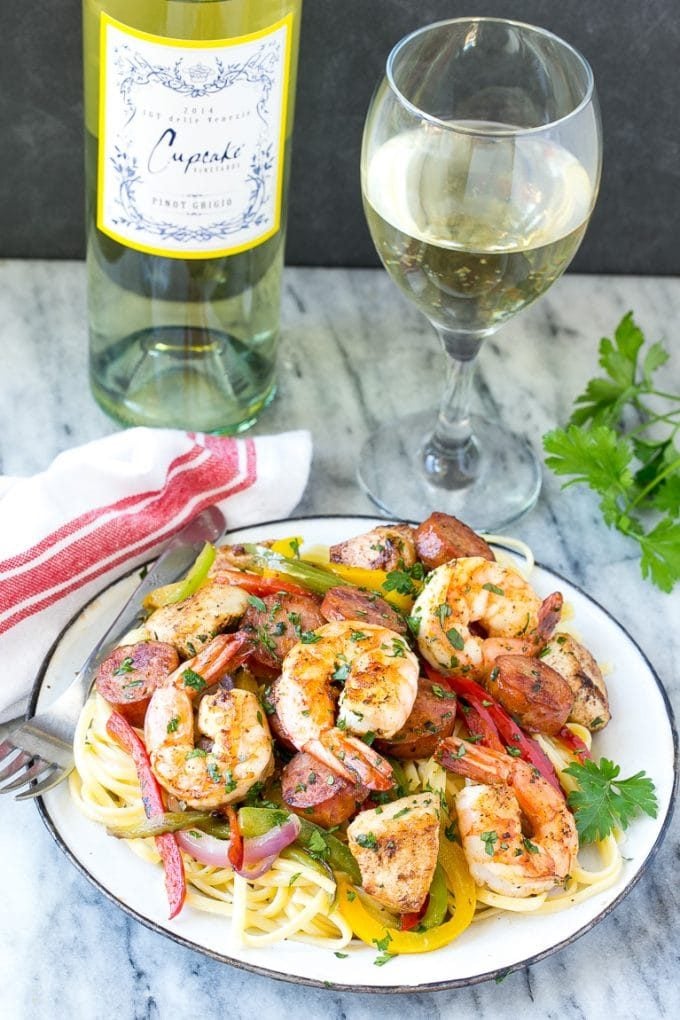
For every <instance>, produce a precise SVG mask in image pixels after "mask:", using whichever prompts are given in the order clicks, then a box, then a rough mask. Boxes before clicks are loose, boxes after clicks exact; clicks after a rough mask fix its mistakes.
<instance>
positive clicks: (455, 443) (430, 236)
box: [359, 19, 601, 530]
mask: <svg viewBox="0 0 680 1020" xmlns="http://www.w3.org/2000/svg"><path fill="white" fill-rule="evenodd" d="M600 160H601V156H600V128H599V117H598V114H597V107H596V104H595V97H594V89H593V81H592V74H591V72H590V69H589V68H588V65H587V64H586V63H585V61H584V60H583V58H582V57H580V56H579V55H578V54H577V53H576V52H575V51H574V50H573V49H572V48H571V47H569V46H567V44H566V43H562V42H561V41H560V40H558V39H556V37H554V36H552V35H550V34H549V33H546V32H543V31H542V30H540V29H535V28H533V27H531V26H527V25H520V24H516V23H513V22H507V21H498V20H495V19H457V20H455V21H450V22H443V23H441V24H438V25H432V26H428V27H426V28H424V29H421V30H419V31H418V32H416V33H414V34H413V35H411V36H409V37H407V38H406V39H405V40H403V41H402V42H401V43H399V44H398V45H397V46H396V47H395V49H394V50H393V52H392V54H391V55H390V57H389V59H388V63H387V72H386V76H385V78H384V80H383V82H382V83H381V84H380V86H379V87H378V90H377V92H376V95H375V96H374V99H373V102H372V104H371V109H370V111H369V114H368V118H367V122H366V129H365V133H364V144H363V152H362V187H363V197H364V208H365V211H366V217H367V221H368V225H369V228H370V231H371V235H372V237H373V241H374V243H375V245H376V249H377V251H378V254H379V255H380V258H381V260H382V262H383V264H384V266H385V268H386V269H387V270H388V272H389V274H390V276H391V277H392V279H393V280H394V282H395V283H396V284H397V285H398V286H399V288H400V289H401V290H402V292H403V293H404V294H405V295H406V296H407V297H408V298H409V299H410V300H411V301H412V302H414V304H415V305H416V306H417V307H418V308H419V309H420V310H421V311H422V312H423V313H424V314H425V315H426V316H427V317H428V319H429V320H430V321H431V322H432V324H433V325H434V327H435V328H436V330H437V332H438V334H439V336H440V338H441V340H442V343H443V346H444V349H445V351H446V352H447V354H448V356H449V373H448V375H449V378H448V384H447V387H446V392H445V394H444V398H443V400H442V403H441V406H440V411H439V416H438V419H437V420H436V421H435V416H434V414H433V413H425V414H424V415H412V416H410V417H409V418H408V419H404V420H402V421H397V422H390V423H387V424H386V425H384V426H383V427H382V428H381V429H380V430H379V431H378V432H377V433H376V434H375V435H373V436H372V437H370V438H369V440H368V442H367V444H366V445H365V447H364V449H363V451H362V454H361V460H360V465H359V478H360V481H361V482H362V484H363V485H364V487H365V489H366V490H367V491H368V493H369V495H370V496H371V497H372V498H373V500H374V501H375V502H376V503H377V504H378V505H379V506H381V507H382V508H383V509H384V510H386V511H388V512H390V513H391V514H393V515H395V516H398V517H412V518H422V516H424V514H425V513H426V512H427V511H428V510H430V509H439V510H446V511H448V512H450V513H454V514H455V515H456V516H459V517H461V518H463V519H464V520H465V521H466V522H467V523H469V524H472V525H473V526H475V527H478V528H485V529H487V530H489V529H494V528H497V527H500V526H502V525H504V524H507V523H508V522H509V521H511V520H513V519H515V518H517V517H519V516H520V515H521V514H522V513H524V512H526V511H527V510H528V509H530V507H531V506H533V504H534V502H535V500H536V498H537V496H538V492H539V488H540V469H539V465H538V461H537V459H536V457H535V455H534V454H533V451H532V450H531V449H530V447H529V446H528V445H527V444H526V443H525V442H524V441H523V440H522V439H521V438H519V437H518V436H515V435H513V434H512V433H509V432H508V431H507V430H506V429H504V428H503V427H502V426H501V425H499V424H496V425H494V424H493V423H490V422H486V421H484V420H483V419H481V418H479V417H478V416H474V415H471V414H470V413H469V398H470V388H471V381H472V374H473V370H474V359H475V357H476V355H477V353H478V351H479V348H480V346H481V343H482V340H483V339H484V338H485V337H486V336H489V335H491V334H492V333H494V332H495V331H496V330H497V329H498V328H499V327H500V326H501V325H502V324H503V323H504V322H505V320H506V319H508V318H509V317H510V316H512V315H515V314H516V313H517V312H519V311H520V310H521V309H523V308H525V307H526V306H527V305H529V304H530V303H531V302H532V301H535V300H536V298H538V297H540V295H541V294H542V293H544V291H545V290H546V289H547V288H548V287H549V286H551V284H552V283H553V282H554V281H555V280H556V279H557V278H558V277H559V276H560V275H561V273H562V272H563V271H564V269H565V268H566V267H567V266H568V264H569V262H570V261H571V259H572V258H573V256H574V253H575V252H576V250H577V248H578V246H579V244H580V242H581V240H582V238H583V235H584V233H585V230H586V227H587V224H588V220H589V217H590V214H591V212H592V209H593V205H594V202H595V198H596V195H597V189H598V183H599V176H600Z"/></svg>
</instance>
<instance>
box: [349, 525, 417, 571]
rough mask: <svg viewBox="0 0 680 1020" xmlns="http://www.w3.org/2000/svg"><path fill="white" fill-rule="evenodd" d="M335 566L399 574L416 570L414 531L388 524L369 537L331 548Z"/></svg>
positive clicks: (407, 526) (366, 535)
mask: <svg viewBox="0 0 680 1020" xmlns="http://www.w3.org/2000/svg"><path fill="white" fill-rule="evenodd" d="M330 558H331V562H332V563H345V564H346V565H347V566H350V567H365V568H366V569H367V570H386V571H390V570H397V569H398V568H400V567H402V568H403V567H412V566H413V564H414V563H415V562H416V547H415V542H414V532H413V528H411V527H410V525H408V524H385V525H380V526H379V527H377V528H373V530H372V531H367V532H366V534H365V535H357V536H356V537H355V538H350V539H348V540H347V541H346V542H338V543H337V545H332V546H331V547H330Z"/></svg>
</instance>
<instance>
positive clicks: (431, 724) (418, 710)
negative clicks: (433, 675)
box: [373, 677, 456, 759]
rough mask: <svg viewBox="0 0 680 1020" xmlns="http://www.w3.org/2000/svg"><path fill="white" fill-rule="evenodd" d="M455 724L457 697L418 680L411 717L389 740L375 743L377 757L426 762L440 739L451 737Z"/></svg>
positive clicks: (436, 686)
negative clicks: (378, 755)
mask: <svg viewBox="0 0 680 1020" xmlns="http://www.w3.org/2000/svg"><path fill="white" fill-rule="evenodd" d="M455 721H456V696H455V694H454V693H453V692H452V691H448V690H446V689H445V688H443V687H442V686H441V684H438V683H436V682H434V681H432V680H429V679H427V677H420V679H419V680H418V693H417V695H416V700H415V702H414V704H413V708H412V709H411V714H410V716H409V717H408V719H407V720H406V722H405V723H404V725H403V726H402V728H401V729H400V730H399V732H398V733H395V734H394V736H393V737H391V738H390V739H389V740H376V741H375V743H374V745H373V746H374V747H375V749H376V751H379V752H380V754H387V755H389V756H391V757H392V758H402V759H411V758H429V757H430V755H432V754H434V749H435V747H436V746H437V744H438V742H439V741H440V740H441V739H442V738H443V737H450V736H451V734H452V733H453V725H454V723H455Z"/></svg>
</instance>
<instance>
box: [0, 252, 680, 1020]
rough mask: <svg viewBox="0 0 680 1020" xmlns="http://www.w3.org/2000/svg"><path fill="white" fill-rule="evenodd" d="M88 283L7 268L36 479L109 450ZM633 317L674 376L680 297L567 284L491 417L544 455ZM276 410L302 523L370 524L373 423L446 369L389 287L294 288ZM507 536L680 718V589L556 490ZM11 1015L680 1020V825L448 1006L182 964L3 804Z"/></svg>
mask: <svg viewBox="0 0 680 1020" xmlns="http://www.w3.org/2000/svg"><path fill="white" fill-rule="evenodd" d="M84 308H85V273H84V267H83V265H82V264H80V263H53V262H18V261H17V262H4V263H0V351H1V352H2V361H1V365H2V372H1V375H0V472H1V473H3V474H6V475H25V474H31V473H33V472H35V471H39V470H41V469H43V468H44V467H46V466H47V464H48V463H49V462H50V461H51V460H52V458H53V457H54V456H55V455H56V454H57V453H59V452H60V451H62V450H64V449H66V448H67V447H70V446H73V445H76V444H79V443H82V442H84V441H86V440H89V439H93V438H96V437H98V436H102V435H104V434H106V433H109V432H111V431H113V430H114V429H115V428H116V426H115V425H113V424H112V423H111V422H110V421H109V420H108V419H107V418H106V417H105V416H104V415H103V413H102V412H101V411H100V410H99V409H98V407H97V406H96V405H95V403H94V402H93V400H92V398H91V397H90V394H89V389H88V383H87V369H86V331H85V312H84ZM629 309H632V310H633V311H634V314H635V317H636V319H637V321H638V322H639V324H640V325H641V327H642V328H643V329H644V331H645V333H646V334H647V336H648V337H650V338H653V339H665V340H666V341H667V344H668V347H669V349H670V350H671V351H672V352H673V360H672V361H671V363H670V364H669V365H668V366H666V368H665V369H664V370H663V372H664V373H665V376H666V378H665V380H664V382H665V384H666V385H665V388H666V389H670V388H674V389H675V390H677V389H678V388H679V387H680V360H679V359H678V356H677V343H675V344H674V342H673V340H674V338H673V331H674V330H677V323H678V322H679V321H680V279H673V278H664V279H655V278H630V277H597V276H591V277H584V276H571V275H568V276H566V277H565V278H563V279H562V280H561V281H559V282H558V283H557V284H556V285H555V286H554V287H553V289H552V290H551V291H550V292H549V294H548V295H547V296H546V297H544V298H543V299H542V300H541V301H540V302H539V303H538V304H537V305H535V306H534V307H533V308H530V309H529V310H527V311H526V312H525V313H524V314H523V315H521V316H519V317H518V318H517V319H515V320H514V321H513V322H511V323H510V324H509V325H508V326H506V328H505V329H504V331H503V332H502V334H501V335H500V336H499V337H498V338H493V339H491V340H490V341H488V342H487V345H486V348H485V349H484V350H483V352H482V355H481V359H480V365H479V371H478V377H477V392H476V400H477V402H478V404H480V405H481V406H482V407H483V408H485V409H486V410H487V411H490V412H497V413H498V414H499V415H500V416H501V417H502V419H503V420H504V421H505V422H506V423H507V424H508V425H509V426H511V427H514V428H515V429H517V430H518V431H524V432H525V433H526V434H527V435H528V436H529V438H530V439H531V440H532V441H533V442H534V444H535V445H536V446H537V447H538V446H540V436H541V435H542V433H543V432H545V431H546V430H547V429H548V428H550V427H552V426H553V425H555V424H556V423H558V422H559V423H562V422H564V420H565V419H566V417H567V416H568V414H569V410H570V407H571V402H572V400H573V398H574V396H575V395H576V394H577V393H579V392H580V391H581V390H582V388H583V386H584V384H585V382H586V380H587V379H588V378H589V377H590V376H592V375H593V374H595V372H596V369H597V343H598V340H599V338H600V337H601V336H603V335H608V334H610V333H611V332H612V331H613V329H614V327H615V326H616V324H617V323H618V321H619V319H620V318H621V317H622V315H623V314H624V313H625V312H626V311H628V310H629ZM283 323H284V331H285V335H284V339H283V343H282V348H281V357H280V372H279V379H280V383H279V392H278V395H277V397H276V400H275V401H274V403H273V404H272V405H271V406H270V408H268V409H267V411H266V412H265V413H264V414H263V416H262V418H261V420H260V422H259V423H258V425H257V426H256V429H255V431H256V432H258V433H267V432H276V431H280V430H283V429H288V428H294V427H307V428H310V429H311V431H312V434H313V438H314V460H313V465H312V473H311V477H310V482H309V485H308V488H307V492H306V494H305V496H304V497H303V500H302V502H301V504H300V507H299V511H300V512H301V513H305V514H314V513H329V512H343V513H352V512H354V513H373V512H374V508H373V507H372V505H371V504H370V502H369V501H368V499H367V498H366V497H365V496H364V495H363V493H362V492H361V491H360V490H359V488H358V486H357V484H356V481H355V464H356V457H357V453H358V449H359V447H360V445H361V442H362V440H363V438H364V437H365V435H366V434H367V432H368V431H369V430H370V429H371V427H372V426H373V425H375V424H376V423H377V421H378V420H379V419H380V418H387V417H390V416H392V415H394V414H395V413H397V412H398V411H404V412H408V411H411V410H414V411H415V410H418V409H420V408H422V407H425V406H428V405H430V404H432V405H433V406H434V403H435V402H436V395H437V394H438V392H439V386H440V380H441V368H442V357H443V356H442V355H441V354H440V352H439V349H438V344H437V341H436V338H435V336H434V334H433V333H432V331H431V330H430V328H429V326H428V325H427V323H426V322H425V321H424V320H423V319H422V318H421V317H420V316H419V314H418V313H417V312H416V311H415V310H413V309H412V308H411V307H410V306H408V305H407V304H406V302H405V301H404V300H403V299H402V298H401V297H400V296H399V295H398V294H397V292H396V290H395V288H394V287H393V285H392V284H391V283H390V281H389V280H388V278H387V276H386V275H385V274H384V273H382V272H380V271H378V270H341V269H333V270H330V269H289V270H287V271H286V276H285V283H284V305H283ZM510 530H511V531H512V533H514V534H516V535H517V536H518V537H520V538H523V539H525V540H526V541H528V542H529V543H530V544H531V546H532V547H533V549H534V551H535V553H536V556H537V558H538V559H539V560H540V561H541V562H542V563H544V564H546V565H547V566H549V567H551V568H553V569H554V570H556V571H558V572H560V573H563V574H564V575H566V576H567V577H569V578H570V579H572V580H573V581H575V582H576V583H577V584H579V585H580V586H582V587H583V588H585V589H586V590H587V591H588V592H589V593H590V594H591V595H592V596H593V597H594V598H595V599H596V600H597V601H599V602H600V603H601V604H602V605H603V606H604V607H605V608H606V609H608V610H609V611H610V612H611V613H613V614H614V615H615V616H616V617H617V618H618V619H619V620H620V621H621V622H622V624H623V625H624V627H626V628H627V629H628V631H629V632H630V633H631V635H632V636H633V637H634V638H635V640H636V641H637V642H638V643H639V644H640V645H641V647H642V649H643V650H644V651H645V652H646V654H647V655H648V657H649V658H650V659H651V661H652V662H653V663H654V666H655V668H656V670H657V672H658V674H659V676H660V677H661V679H662V681H663V683H664V685H665V687H666V690H667V691H668V694H669V696H670V698H671V700H672V701H673V702H674V703H675V706H676V712H677V711H678V703H679V702H680V682H679V680H678V673H677V663H678V661H680V629H679V628H678V622H679V621H680V591H676V593H674V594H673V595H672V596H668V595H663V594H662V593H660V592H658V591H657V590H656V589H654V588H653V587H651V586H650V585H649V584H648V583H645V582H643V581H642V580H641V578H640V573H639V566H638V562H637V559H636V549H635V548H634V547H633V546H632V545H631V544H630V543H629V542H627V541H626V540H625V539H624V538H623V537H621V536H619V535H618V533H614V532H611V531H609V530H608V529H607V528H606V527H605V526H604V525H603V524H602V521H601V519H600V516H599V512H598V510H597V505H596V501H595V498H594V497H593V496H592V495H591V494H590V493H589V492H587V491H586V490H582V489H579V488H574V489H570V490H568V491H567V492H562V491H561V490H560V485H559V483H558V482H557V480H556V479H555V478H554V477H552V476H551V475H549V474H547V473H546V474H545V478H544V485H543V490H542V493H541V496H540V499H539V502H538V504H537V506H536V507H535V509H534V510H533V511H532V513H531V514H530V515H529V516H527V517H525V518H524V519H523V520H521V521H520V522H518V523H517V524H516V525H515V526H514V527H513V528H512V529H510ZM0 845H1V846H2V862H3V866H2V869H1V871H0V904H1V908H0V988H1V989H2V992H1V996H2V997H1V999H0V1017H2V1018H5V1017H7V1018H8V1020H9V1018H12V1020H23V1018H28V1017H30V1018H39V1020H43V1018H45V1020H47V1018H50V1020H52V1018H54V1017H72V1016H87V1017H88V1018H99V1017H102V1018H103V1017H110V1016H117V1017H120V1018H122V1020H126V1018H128V1017H129V1018H132V1017H134V1018H142V1017H149V1018H156V1017H161V1018H166V1017H167V1018H173V1020H183V1018H185V1017H186V1018H189V1017H191V1018H194V1017H213V1016H215V1017H217V1016H229V1017H250V1016H252V1013H253V1009H254V1008H255V1009H256V1010H257V1014H258V1016H259V1017H261V1018H269V1017H272V1018H275V1017H280V1016H283V1015H285V1014H291V1013H297V1012H301V1011H304V1013H305V1015H306V1016H310V1017H324V1018H333V1017H337V1018H345V1017H347V1018H350V1020H361V1018H364V1017H369V1016H370V1017H372V1018H377V1017H392V1016H396V1015H400V1014H401V1013H402V1012H403V1013H404V1014H406V1013H408V1016H409V1017H410V1018H412V1020H418V1018H428V1020H429V1018H431V1017H436V1016H454V1015H455V1016H457V1017H460V1016H462V1017H468V1016H470V1017H472V1016H475V1017H479V1016H488V1017H497V1016H518V1015H521V1016H523V1017H527V1018H528V1017H550V1016H559V1017H561V1018H562V1020H576V1018H580V1017H588V1018H597V1017H604V1016H605V1015H606V1016H615V1017H617V1018H618V1017H650V1016H655V1017H671V1016H673V1017H674V1016H678V1015H680V982H678V978H677V953H678V944H679V940H680V924H679V918H680V893H679V891H678V890H679V888H680V883H678V880H677V862H678V859H679V858H680V818H679V817H677V816H676V818H675V820H674V822H673V823H672V824H671V827H670V830H669V832H668V834H667V837H666V840H665V842H664V844H663V846H662V847H661V849H660V851H659V853H658V855H657V857H656V859H655V861H654V863H653V865H652V866H651V867H650V868H649V869H648V870H647V872H646V873H645V875H644V876H643V878H642V879H641V881H640V882H639V883H638V884H637V886H636V887H635V888H634V889H633V891H632V892H631V893H630V895H629V896H628V897H627V898H626V899H625V900H624V901H623V903H621V904H620V905H619V907H618V908H617V909H616V910H615V911H614V912H613V913H612V914H611V915H610V916H608V917H607V918H606V919H605V920H604V921H603V922H602V923H601V924H599V925H598V926H597V927H596V928H595V929H594V930H592V931H591V932H589V933H588V934H586V935H585V936H584V937H582V938H581V939H579V940H577V941H576V942H575V943H573V944H572V945H570V946H568V947H567V948H565V949H563V950H562V951H560V952H559V953H557V954H556V955H553V956H551V957H549V958H547V959H545V960H543V961H542V962H540V963H537V964H534V965H531V966H529V967H526V968H524V969H522V970H519V971H517V972H515V973H512V974H510V975H509V976H508V977H507V978H506V979H505V980H504V981H503V982H502V984H500V985H498V984H495V983H494V982H487V983H485V984H482V985H477V986H474V987H470V988H464V989H459V990H456V991H448V992H432V993H427V994H415V995H412V996H408V997H406V996H396V997H391V996H369V995H363V994H361V995H360V994H351V993H338V992H336V991H333V990H320V989H314V988H303V987H298V986H295V985H292V984H288V983H285V982H282V981H274V980H271V979H268V978H263V977H259V976H256V975H252V974H248V973H245V972H243V971H240V970H237V969H234V968H232V967H230V966H228V965H224V964H220V963H217V962H215V961H213V960H210V959H207V958H205V957H203V956H202V955H200V954H198V953H196V952H193V951H191V950H188V949H185V948H183V947H181V946H178V945H175V944H174V943H173V942H170V941H169V940H166V939H164V938H162V937H161V936H159V935H157V934H154V933H153V932H152V931H150V930H148V929H147V928H145V927H143V926H142V925H140V924H139V923H137V922H136V921H134V920H133V919H131V918H130V917H128V916H127V915H126V914H124V913H123V912H122V911H120V910H119V909H117V908H116V907H114V906H112V905H111V904H110V903H109V902H108V901H107V900H106V899H104V897H103V896H102V895H101V894H100V893H99V892H98V891H97V890H96V889H95V888H93V887H92V886H91V885H90V884H89V883H88V882H87V881H86V880H85V879H84V878H83V877H82V876H81V875H80V874H79V873H78V872H76V870H75V869H74V868H73V867H72V866H71V865H70V863H69V862H68V861H67V860H66V859H65V858H64V856H63V855H62V854H61V852H60V850H59V849H58V848H57V846H56V845H55V844H54V842H53V841H52V838H51V837H50V835H49V833H48V832H47V830H46V829H45V827H44V826H43V824H42V822H41V820H40V818H39V816H38V812H37V811H36V809H35V807H34V806H32V805H30V804H17V803H16V802H14V801H13V800H9V799H8V798H3V801H2V804H1V805H0Z"/></svg>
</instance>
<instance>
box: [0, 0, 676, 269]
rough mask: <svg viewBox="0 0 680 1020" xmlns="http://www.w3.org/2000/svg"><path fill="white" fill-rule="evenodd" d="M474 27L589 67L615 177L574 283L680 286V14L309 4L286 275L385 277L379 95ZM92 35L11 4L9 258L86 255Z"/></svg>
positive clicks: (423, 2) (456, 4) (446, 0)
mask: <svg viewBox="0 0 680 1020" xmlns="http://www.w3.org/2000/svg"><path fill="white" fill-rule="evenodd" d="M140 2H142V0H140ZM471 13H472V14H480V15H496V16H505V17H511V18H515V19H517V20H522V21H530V22H533V23H534V24H537V25H542V26H543V27H545V28H548V29H550V30H551V31H553V32H556V33H557V34H558V35H561V36H563V37H564V38H566V39H567V40H568V41H569V42H571V43H572V44H573V45H574V46H576V47H577V48H578V49H580V50H581V52H582V53H583V54H584V55H585V56H586V58H587V59H588V60H589V62H590V63H591V66H592V67H593V70H594V73H595V79H596V82H597V88H598V92H599V97H600V104H601V108H602V118H603V124H604V136H605V148H604V174H603V180H602V189H601V192H600V198H599V202H598V206H597V209H596V211H595V214H594V218H593V220H592V223H591V226H590V229H589V231H588V233H587V235H586V240H585V242H584V244H583V246H582V248H581V250H580V252H579V254H578V255H577V257H576V259H575V261H574V263H573V266H572V268H573V269H574V270H578V271H581V272H605V273H640V274H664V275H665V274H676V273H678V272H680V254H679V251H680V248H679V244H678V231H679V228H680V0H599V2H598V0H486V2H485V3H484V4H481V3H480V2H479V0H476V2H475V3H471V2H470V0H467V2H466V3H463V2H461V0H305V2H304V13H303V25H302V41H301V52H300V71H299V78H298V108H297V117H296V127H295V140H294V155H293V177H292V188H291V199H290V226H289V233H288V249H287V260H288V262H289V263H291V264H294V265H335V266H371V265H377V264H378V262H377V258H376V256H375V253H374V251H373V246H372V244H371V241H370V237H369V235H368V231H367V229H366V226H365V224H364V219H363V213H362V208H361V197H360V191H359V169H358V166H359V150H360V145H361V132H362V126H363V120H364V116H365V113H366V108H367V106H368V103H369V100H370V97H371V94H372V92H373V88H374V86H375V83H376V81H377V80H378V78H379V76H380V74H381V71H382V67H383V64H384V59H385V57H386V55H387V53H388V52H389V50H390V48H391V47H392V45H393V44H394V43H395V42H396V41H397V40H398V39H399V38H401V36H402V35H404V34H406V33H407V32H409V31H411V30H413V29H414V28H417V27H419V26H421V25H424V24H427V23H428V22H430V21H436V20H440V19H442V18H447V17H456V16H460V15H464V14H471ZM80 20H81V13H80V3H79V2H78V0H18V2H16V0H3V2H2V13H1V14H0V142H1V151H2V157H1V162H0V257H32V258H79V257H81V256H82V255H83V247H84V245H83V214H82V206H83V198H82V194H83V173H82V161H83V148H82V104H81V87H82V73H81V51H80V47H81V30H80Z"/></svg>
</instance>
